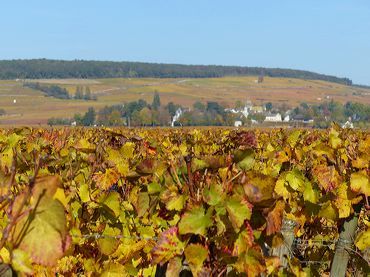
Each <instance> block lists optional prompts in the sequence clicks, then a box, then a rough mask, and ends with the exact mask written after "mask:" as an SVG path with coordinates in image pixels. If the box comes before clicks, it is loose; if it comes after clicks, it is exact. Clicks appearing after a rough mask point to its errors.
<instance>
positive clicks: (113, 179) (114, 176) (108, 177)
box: [93, 168, 119, 190]
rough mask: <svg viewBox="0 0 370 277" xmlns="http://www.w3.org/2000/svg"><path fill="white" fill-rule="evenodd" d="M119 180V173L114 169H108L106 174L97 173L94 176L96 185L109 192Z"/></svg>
mask: <svg viewBox="0 0 370 277" xmlns="http://www.w3.org/2000/svg"><path fill="white" fill-rule="evenodd" d="M118 179H119V174H118V172H117V171H116V170H115V169H113V168H108V169H107V170H106V171H105V172H104V173H103V172H97V173H95V174H94V176H93V180H94V181H95V182H96V185H97V186H98V187H99V188H100V189H102V190H108V189H109V188H110V187H111V186H112V185H113V184H115V183H117V181H118Z"/></svg>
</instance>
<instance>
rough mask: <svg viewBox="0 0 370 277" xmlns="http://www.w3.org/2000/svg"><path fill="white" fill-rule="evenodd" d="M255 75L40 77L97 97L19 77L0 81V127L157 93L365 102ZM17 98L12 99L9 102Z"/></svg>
mask: <svg viewBox="0 0 370 277" xmlns="http://www.w3.org/2000/svg"><path fill="white" fill-rule="evenodd" d="M256 80H257V77H256V76H255V77H222V78H161V79H158V78H112V79H39V80H32V81H33V82H39V83H42V84H45V85H58V86H61V87H63V88H65V89H66V90H67V91H68V92H69V93H70V94H71V95H73V94H74V93H75V91H76V88H77V86H88V87H89V88H90V89H91V92H92V94H93V95H95V96H97V101H84V100H72V99H69V100H63V99H56V98H53V97H46V96H45V94H44V93H42V92H41V91H38V90H33V89H30V88H27V87H24V86H23V83H22V82H21V81H15V80H3V81H0V109H3V110H4V111H5V112H6V114H5V115H3V116H0V124H1V125H3V126H4V125H28V124H31V125H32V124H33V125H36V124H39V123H40V124H45V123H46V122H47V119H48V118H51V117H64V118H65V117H72V116H73V115H74V114H75V113H84V112H86V111H87V109H88V107H90V106H91V107H94V108H95V109H97V110H99V109H101V108H103V107H104V106H110V105H118V104H123V103H125V102H129V101H133V100H138V99H144V100H146V101H147V102H148V103H151V101H152V99H153V95H154V92H155V91H158V92H159V94H160V98H161V103H162V105H165V104H167V103H168V102H170V101H172V102H174V103H176V104H181V105H183V106H187V107H191V106H192V105H193V103H194V102H196V101H202V102H206V101H216V102H219V103H221V104H223V105H224V106H229V107H232V106H233V105H234V104H235V102H236V101H238V100H240V101H241V102H242V103H243V102H244V103H245V101H247V100H250V101H252V103H253V104H255V105H259V104H262V103H266V102H272V103H274V105H287V106H290V107H295V106H297V105H299V104H300V103H301V102H306V103H320V102H324V101H331V100H334V101H338V102H341V103H346V102H347V101H352V102H360V103H364V104H369V105H370V89H365V88H359V87H354V86H346V85H342V84H338V83H331V82H325V81H317V80H301V79H293V78H270V77H266V78H265V79H264V82H263V83H260V84H258V83H257V82H256ZM14 100H16V103H14Z"/></svg>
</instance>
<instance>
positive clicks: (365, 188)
mask: <svg viewBox="0 0 370 277" xmlns="http://www.w3.org/2000/svg"><path fill="white" fill-rule="evenodd" d="M351 189H352V190H353V191H354V192H357V193H363V194H365V195H366V196H369V195H370V182H369V177H368V176H367V174H366V171H360V172H355V173H352V174H351Z"/></svg>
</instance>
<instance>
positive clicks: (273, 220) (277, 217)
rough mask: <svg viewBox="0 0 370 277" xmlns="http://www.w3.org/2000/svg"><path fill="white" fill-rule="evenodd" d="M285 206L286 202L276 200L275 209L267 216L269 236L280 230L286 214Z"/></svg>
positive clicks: (267, 232)
mask: <svg viewBox="0 0 370 277" xmlns="http://www.w3.org/2000/svg"><path fill="white" fill-rule="evenodd" d="M284 208H285V202H284V201H278V202H276V205H275V207H274V209H273V210H272V211H271V212H269V213H268V215H267V218H266V221H267V226H266V234H267V235H268V236H270V235H272V234H275V233H276V232H278V231H280V229H281V224H282V220H283V215H284Z"/></svg>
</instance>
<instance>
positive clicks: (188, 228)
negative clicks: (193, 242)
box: [179, 206, 212, 236]
mask: <svg viewBox="0 0 370 277" xmlns="http://www.w3.org/2000/svg"><path fill="white" fill-rule="evenodd" d="M211 225H212V220H211V216H210V215H209V214H205V211H204V208H203V207H202V206H199V207H193V208H192V209H191V210H190V211H187V212H186V213H185V214H184V215H183V216H182V217H181V220H180V222H179V233H180V234H181V235H183V234H198V235H202V236H204V235H205V234H206V231H207V228H208V227H210V226H211Z"/></svg>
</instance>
